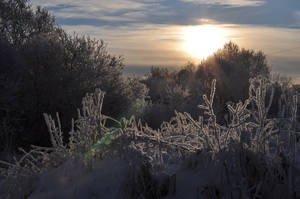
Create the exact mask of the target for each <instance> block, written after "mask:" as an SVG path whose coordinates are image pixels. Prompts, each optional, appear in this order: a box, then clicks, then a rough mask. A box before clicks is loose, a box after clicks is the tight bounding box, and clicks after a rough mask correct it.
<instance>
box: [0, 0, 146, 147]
mask: <svg viewBox="0 0 300 199" xmlns="http://www.w3.org/2000/svg"><path fill="white" fill-rule="evenodd" d="M95 88H100V89H102V90H103V91H105V92H106V96H105V99H106V100H105V102H104V108H103V112H104V113H107V114H109V115H112V116H114V117H116V118H118V117H119V116H120V115H122V114H123V113H125V112H127V111H128V110H129V109H130V107H131V105H132V104H134V103H135V101H136V100H137V99H141V98H144V96H145V94H146V92H147V90H146V89H145V87H144V86H143V85H142V84H140V83H139V81H137V80H136V79H129V78H126V77H125V76H124V75H123V59H122V58H121V57H116V56H112V55H110V54H109V53H108V52H107V50H106V45H105V44H104V42H103V41H97V40H94V39H91V38H89V37H85V36H78V35H68V34H67V33H66V32H65V31H64V30H63V29H61V28H60V27H59V26H58V25H56V24H55V19H54V17H52V16H51V15H50V14H49V12H48V11H47V10H46V9H42V8H40V7H38V8H37V9H35V10H33V8H32V7H31V6H30V5H29V3H28V2H27V0H4V1H0V96H1V98H0V111H1V113H0V114H1V116H2V117H1V123H0V125H1V130H2V132H5V131H8V129H11V128H12V127H13V128H14V130H13V132H14V133H7V135H5V136H8V137H9V138H7V139H10V140H13V142H14V143H12V144H11V145H12V146H23V147H26V146H29V145H30V144H35V145H47V144H48V143H49V138H48V134H47V130H46V125H45V122H44V119H43V116H42V114H43V113H45V112H47V113H52V114H53V113H55V112H56V111H57V112H59V114H60V117H61V119H62V121H63V124H64V126H63V129H69V127H70V122H69V121H70V119H71V118H72V117H76V116H77V112H76V107H79V106H80V103H81V100H80V99H81V98H82V97H84V95H85V93H87V92H91V91H93V90H94V89H95ZM66 133H67V132H66ZM1 136H2V137H4V134H3V133H2V134H1ZM12 136H13V137H12ZM5 142H6V141H5ZM15 142H17V143H15ZM2 146H4V145H1V147H2ZM7 147H8V146H6V147H3V148H2V150H4V148H6V150H7Z"/></svg>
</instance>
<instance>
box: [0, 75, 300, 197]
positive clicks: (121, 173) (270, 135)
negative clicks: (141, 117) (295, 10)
mask: <svg viewBox="0 0 300 199" xmlns="http://www.w3.org/2000/svg"><path fill="white" fill-rule="evenodd" d="M215 84H216V81H215V80H214V81H213V82H212V86H211V92H210V94H209V95H208V96H207V95H204V96H203V99H204V102H205V103H204V104H203V105H199V108H201V109H203V110H204V111H205V112H204V115H201V116H199V118H198V119H197V120H195V119H193V118H192V117H191V116H190V114H188V113H179V112H176V116H175V117H174V118H172V119H171V121H169V122H164V123H163V124H162V125H161V128H160V129H159V130H153V129H151V128H149V127H148V126H147V125H144V124H142V122H141V121H137V120H136V119H135V118H134V117H132V118H130V119H126V118H123V119H121V120H120V121H117V120H115V119H113V118H110V117H108V116H106V115H103V114H102V113H101V110H102V103H103V99H104V93H103V92H101V91H100V90H96V91H95V92H94V93H93V94H87V95H86V97H85V98H84V99H83V101H82V105H83V106H82V109H81V110H78V119H77V120H73V121H72V127H71V130H70V132H69V141H68V142H67V143H66V142H65V141H64V138H63V134H64V133H63V132H62V131H61V124H60V119H59V115H58V114H57V115H56V118H55V119H53V118H52V117H51V116H50V115H47V114H44V117H45V121H46V124H47V126H48V129H49V133H50V136H51V141H52V147H50V148H45V147H38V146H33V148H32V150H31V151H29V152H25V151H23V153H24V156H23V157H22V158H20V159H17V160H15V162H14V163H7V162H0V164H1V165H2V169H1V174H2V176H5V177H6V178H5V179H4V180H2V182H1V180H0V185H1V187H0V196H1V197H0V198H32V199H33V198H163V197H165V198H296V197H300V181H299V180H300V175H299V174H300V173H299V168H300V167H299V166H300V165H299V162H298V160H300V159H299V158H297V155H298V154H297V152H298V145H299V144H298V142H297V137H298V133H297V132H296V127H297V120H296V115H297V114H296V110H297V95H296V94H294V93H293V91H292V90H291V89H290V90H289V92H287V94H286V95H285V96H281V98H280V99H279V100H281V103H280V104H281V108H280V113H279V114H278V117H277V118H269V117H268V116H269V114H268V112H269V110H270V108H271V105H272V100H273V95H274V89H273V87H272V83H271V82H269V81H268V80H266V79H262V78H257V79H251V80H250V88H249V98H248V99H247V100H245V101H244V102H238V103H236V104H234V103H228V105H227V108H228V114H227V116H226V124H224V125H221V124H219V123H218V122H217V118H216V115H215V113H214V108H213V107H214V95H215ZM283 99H284V100H283ZM108 120H110V121H111V122H110V123H114V124H115V125H113V126H114V127H113V128H112V127H110V128H109V127H107V121H108ZM99 165H100V166H99ZM116 176H117V177H118V180H114V179H115V177H116ZM1 183H2V184H1ZM48 184H49V186H48ZM16 190H18V191H16Z"/></svg>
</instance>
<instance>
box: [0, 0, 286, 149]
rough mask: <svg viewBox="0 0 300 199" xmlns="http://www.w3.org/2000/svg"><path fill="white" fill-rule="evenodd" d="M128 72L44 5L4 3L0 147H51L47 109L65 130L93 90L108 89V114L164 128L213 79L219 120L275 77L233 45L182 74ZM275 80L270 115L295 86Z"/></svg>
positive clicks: (193, 109) (193, 105) (193, 107)
mask: <svg viewBox="0 0 300 199" xmlns="http://www.w3.org/2000/svg"><path fill="white" fill-rule="evenodd" d="M145 64H147V63H145ZM123 70H124V64H123V58H122V57H117V56H113V55H111V54H109V53H108V52H107V50H106V46H105V43H104V42H103V41H98V40H95V39H91V38H90V37H88V36H78V35H76V34H74V35H69V34H67V33H66V32H65V31H64V30H63V29H62V28H61V27H60V26H59V25H57V24H56V22H55V18H54V17H53V16H52V15H50V14H49V12H48V11H47V10H46V9H44V8H40V7H37V8H36V9H33V8H32V7H31V6H30V4H29V2H28V1H27V0H3V1H0V151H5V152H13V151H15V150H16V148H17V147H25V148H26V147H29V146H30V145H44V146H47V145H49V144H50V141H49V137H48V132H47V128H46V124H45V122H44V119H43V113H49V114H55V112H58V113H59V115H60V118H61V120H62V124H63V125H64V126H62V129H63V130H65V131H67V130H68V129H70V125H71V124H70V121H71V118H76V117H77V112H76V108H78V107H80V106H81V99H82V97H84V96H85V94H86V93H88V92H93V91H94V90H95V88H100V89H101V90H103V91H105V100H104V104H103V112H104V114H106V115H110V116H113V117H115V118H117V119H119V118H121V117H130V116H131V115H135V116H136V117H138V118H140V119H142V121H143V122H144V123H147V124H148V125H149V126H150V127H152V128H158V127H159V126H160V124H161V123H162V122H163V121H167V120H169V119H170V118H171V117H172V116H173V115H174V110H177V111H182V112H184V111H186V112H189V113H191V115H192V116H193V117H197V116H198V115H199V113H200V109H199V110H198V109H197V105H198V104H199V103H200V102H201V101H202V96H203V94H207V93H209V92H210V84H211V81H212V79H217V85H216V89H217V92H216V97H215V103H216V104H215V109H216V110H215V111H216V114H217V115H220V116H222V117H221V118H224V121H221V122H226V117H227V116H226V115H227V113H226V111H225V105H226V103H230V102H237V100H240V99H242V100H243V99H246V98H247V97H248V87H249V78H253V77H256V76H263V77H266V78H269V79H270V80H271V77H270V67H269V66H268V63H267V60H266V56H265V55H264V53H263V52H255V51H253V50H247V49H241V48H239V47H238V46H237V45H236V44H234V43H228V44H226V45H225V46H224V48H223V49H221V50H219V51H217V52H216V53H215V54H214V55H212V56H210V57H209V58H207V59H206V60H205V61H203V62H202V63H201V64H199V65H194V64H192V63H189V64H187V65H186V66H184V67H182V68H180V69H178V70H176V71H172V70H168V69H166V68H160V67H153V68H152V69H151V71H150V73H149V74H147V75H146V76H144V77H128V76H126V75H124V72H123ZM274 84H275V88H276V89H275V92H274V100H273V105H272V108H271V114H277V110H278V109H279V106H282V99H280V96H282V95H281V94H282V93H284V92H287V90H288V89H289V88H290V87H291V82H290V81H289V80H288V79H285V80H284V81H282V80H281V79H280V78H278V80H277V81H275V83H274ZM278 99H280V100H278ZM65 133H66V134H67V132H65Z"/></svg>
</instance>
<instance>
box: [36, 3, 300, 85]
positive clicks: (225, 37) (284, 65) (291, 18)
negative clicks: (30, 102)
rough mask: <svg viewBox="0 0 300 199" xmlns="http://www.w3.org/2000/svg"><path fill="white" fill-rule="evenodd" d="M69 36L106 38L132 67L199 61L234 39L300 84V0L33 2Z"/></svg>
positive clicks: (111, 50)
mask: <svg viewBox="0 0 300 199" xmlns="http://www.w3.org/2000/svg"><path fill="white" fill-rule="evenodd" d="M32 3H33V4H34V5H41V6H46V7H47V8H48V9H49V10H50V12H51V13H53V14H54V15H55V16H56V19H57V22H58V23H59V24H60V25H61V26H62V27H63V28H64V29H65V30H67V31H68V32H69V33H73V32H76V33H78V34H81V35H90V36H92V37H95V38H97V39H103V40H104V41H105V42H106V43H107V47H108V50H109V52H110V53H112V54H115V55H121V56H123V57H124V63H125V64H126V67H127V68H129V67H135V68H138V67H141V68H142V67H144V68H145V67H149V66H153V65H154V66H174V67H180V66H182V65H184V64H186V63H188V62H190V61H192V62H198V61H199V60H202V59H205V58H206V57H207V56H208V55H211V54H212V53H213V52H214V51H215V50H217V49H218V48H221V47H222V46H223V44H224V43H226V42H228V41H233V42H235V43H237V44H238V45H239V46H240V47H243V48H246V49H253V50H262V51H263V52H264V53H265V54H266V55H267V59H268V62H269V64H270V66H271V67H272V71H273V72H279V73H282V74H284V75H288V76H291V77H292V78H293V79H294V81H296V82H299V83H300V70H299V67H300V56H299V54H300V1H298V0H287V1H283V0H259V1H258V0H257V1H252V0H224V1H221V0H213V1H203V0H141V1H136V0H111V1H106V0H88V1H87V0H80V1H70V0H53V1H48V0H32Z"/></svg>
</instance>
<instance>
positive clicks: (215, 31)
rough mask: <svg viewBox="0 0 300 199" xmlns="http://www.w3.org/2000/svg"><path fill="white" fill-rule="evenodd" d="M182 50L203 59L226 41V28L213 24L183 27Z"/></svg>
mask: <svg viewBox="0 0 300 199" xmlns="http://www.w3.org/2000/svg"><path fill="white" fill-rule="evenodd" d="M182 36H183V41H184V42H183V50H184V51H186V52H187V53H188V54H190V55H191V56H193V57H195V58H198V59H204V58H206V57H208V56H209V55H211V54H213V53H214V52H215V51H216V50H218V49H219V48H222V47H223V45H224V44H225V43H226V30H225V29H223V28H221V27H218V26H214V25H200V26H191V27H187V28H184V29H183V33H182Z"/></svg>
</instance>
